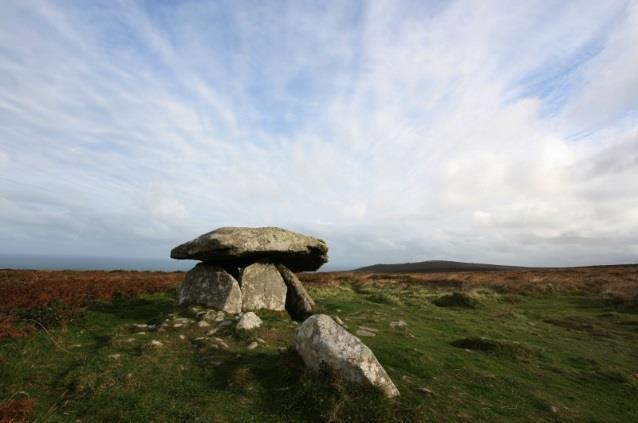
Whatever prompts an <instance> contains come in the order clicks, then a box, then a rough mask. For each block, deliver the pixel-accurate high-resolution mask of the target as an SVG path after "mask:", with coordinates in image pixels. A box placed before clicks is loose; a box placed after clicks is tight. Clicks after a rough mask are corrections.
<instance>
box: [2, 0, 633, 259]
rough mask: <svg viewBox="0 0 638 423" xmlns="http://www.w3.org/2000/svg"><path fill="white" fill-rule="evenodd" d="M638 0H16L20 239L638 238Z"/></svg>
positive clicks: (446, 248)
mask: <svg viewBox="0 0 638 423" xmlns="http://www.w3.org/2000/svg"><path fill="white" fill-rule="evenodd" d="M636 19H638V6H637V4H636V2H634V1H615V2H578V3H561V2H526V3H524V4H514V3H511V2H498V1H493V2H482V3H481V4H476V3H475V2H466V1H456V2H452V3H441V2H434V1H433V2H381V1H375V2H360V3H355V2H334V3H330V2H329V3H323V2H322V3H321V4H311V3H305V4H302V3H294V2H293V3H269V2H245V3H244V2H241V3H237V2H215V3H209V4H203V3H201V2H180V3H178V4H167V3H157V2H124V1H123V2H94V3H91V5H89V6H87V4H86V3H83V4H80V3H77V2H73V1H70V2H69V1H60V2H29V3H25V2H9V3H7V4H6V5H5V12H3V15H2V17H0V20H1V21H0V75H2V78H0V111H1V112H0V172H1V173H0V187H1V190H0V216H1V217H2V218H1V219H0V220H1V222H2V223H0V237H1V238H2V239H3V240H4V241H5V242H3V245H4V246H5V247H4V252H38V253H48V252H51V251H56V252H63V253H68V254H80V253H90V254H93V255H96V254H107V255H113V254H114V252H117V254H118V255H119V254H121V255H124V254H129V255H136V256H146V257H148V256H164V255H166V254H167V252H168V250H169V249H170V247H171V246H173V245H174V244H176V243H178V242H180V241H183V240H185V239H188V238H190V237H192V236H194V235H197V234H198V233H201V232H203V231H206V230H209V229H211V228H213V227H217V226H222V225H271V224H273V225H281V226H285V227H289V228H292V229H297V230H301V231H305V232H309V233H312V234H316V235H320V236H323V237H325V238H326V239H327V240H328V242H329V244H330V246H331V251H332V253H331V257H332V262H333V263H334V264H335V265H336V266H351V265H352V266H354V265H358V264H368V263H371V262H383V261H385V262H390V261H409V260H421V259H429V258H432V259H434V258H449V259H458V260H474V261H494V262H501V263H515V264H544V265H562V264H581V263H603V262H620V261H635V258H636V256H637V255H638V243H637V242H636V241H635V240H636V239H638V216H637V215H636V214H635V212H633V211H632V210H637V209H638V207H637V206H638V204H637V203H638V182H635V181H638V166H637V161H636V160H635V158H636V157H635V156H636V154H635V152H636V151H638V123H636V122H638V120H637V118H638V92H636V87H638V83H636V82H638V81H636V77H635V76H634V75H638V61H637V60H636V57H638V54H637V53H638V52H637V51H636V46H638V33H637V32H636V29H635V28H637V27H638V24H637V21H636Z"/></svg>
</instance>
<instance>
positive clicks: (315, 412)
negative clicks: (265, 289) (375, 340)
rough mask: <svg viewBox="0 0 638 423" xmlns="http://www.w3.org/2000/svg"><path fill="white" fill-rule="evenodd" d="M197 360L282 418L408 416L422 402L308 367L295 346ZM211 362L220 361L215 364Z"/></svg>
mask: <svg viewBox="0 0 638 423" xmlns="http://www.w3.org/2000/svg"><path fill="white" fill-rule="evenodd" d="M195 360H196V361H197V365H198V366H199V367H200V368H201V370H202V372H203V373H204V374H205V377H206V379H207V381H208V383H209V384H210V385H211V387H213V388H214V389H219V390H225V391H230V392H232V393H234V394H235V395H238V396H239V397H246V398H249V400H250V402H251V404H252V405H253V406H255V407H256V408H258V409H259V411H260V413H264V414H265V415H271V416H277V419H279V420H281V421H308V422H325V421H350V422H392V421H401V422H410V421H420V420H421V419H422V414H421V413H422V411H423V410H421V407H420V406H418V405H416V404H414V403H410V404H407V403H406V402H405V401H404V402H401V401H400V400H388V399H386V398H385V397H383V395H382V394H381V393H380V392H379V391H377V390H376V389H373V388H368V387H363V386H361V385H353V384H350V383H347V382H345V381H343V380H339V379H338V378H335V377H332V376H331V375H329V374H327V373H321V374H317V373H313V372H311V371H309V370H307V369H306V368H305V366H304V364H303V362H302V360H301V358H300V357H299V356H298V354H297V353H296V352H295V351H294V350H293V349H288V350H286V351H285V352H283V353H281V354H278V353H251V354H242V355H236V354H232V353H228V352H221V351H215V352H213V353H206V352H204V351H202V352H200V353H199V354H197V355H196V357H195ZM211 363H214V364H216V365H214V366H211Z"/></svg>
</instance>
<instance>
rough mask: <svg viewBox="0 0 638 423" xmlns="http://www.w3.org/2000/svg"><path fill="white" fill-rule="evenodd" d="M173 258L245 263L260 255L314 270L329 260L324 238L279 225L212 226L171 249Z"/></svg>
mask: <svg viewBox="0 0 638 423" xmlns="http://www.w3.org/2000/svg"><path fill="white" fill-rule="evenodd" d="M171 257H172V258H174V259H192V260H201V261H205V262H211V263H223V264H224V266H225V267H228V266H235V267H244V266H247V265H249V264H251V263H253V262H255V261H258V260H261V259H268V260H270V261H271V262H274V263H281V264H283V265H285V266H286V267H287V268H289V269H291V270H292V271H293V272H301V271H312V270H317V269H318V268H319V267H320V266H321V265H322V264H324V263H325V262H327V261H328V246H327V245H326V242H325V241H323V240H321V239H318V238H313V237H310V236H306V235H302V234H299V233H296V232H292V231H288V230H285V229H281V228H275V227H266V228H241V227H227V228H219V229H215V230H214V231H212V232H208V233H206V234H204V235H201V236H199V237H197V238H195V239H194V240H192V241H189V242H186V243H184V244H181V245H179V246H177V247H175V248H173V250H172V251H171Z"/></svg>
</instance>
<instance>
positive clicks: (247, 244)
mask: <svg viewBox="0 0 638 423" xmlns="http://www.w3.org/2000/svg"><path fill="white" fill-rule="evenodd" d="M171 258H174V259H191V260H200V261H201V263H198V264H197V265H196V266H195V267H194V268H193V269H191V270H190V271H188V273H187V274H186V279H185V280H184V283H183V284H182V286H181V287H180V289H179V293H178V302H179V303H180V304H194V305H202V306H206V307H210V308H214V309H217V310H222V311H225V312H227V313H240V312H244V311H256V310H277V311H283V310H287V311H288V313H289V314H290V316H291V317H292V318H293V319H295V320H298V321H303V320H304V319H306V318H307V317H308V316H310V315H311V314H312V313H313V312H314V308H315V304H314V302H313V300H312V298H311V297H310V296H309V295H308V293H307V292H306V290H305V288H304V287H303V285H302V284H301V282H300V281H299V279H298V278H297V276H296V275H295V273H294V272H301V271H314V270H317V269H318V268H319V267H320V266H321V265H322V264H324V263H325V262H327V261H328V246H327V245H326V243H325V241H323V240H321V239H317V238H313V237H310V236H306V235H302V234H299V233H296V232H292V231H288V230H285V229H281V228H275V227H266V228H241V227H226V228H219V229H215V230H214V231H212V232H208V233H206V234H204V235H201V236H199V237H197V238H195V239H194V240H192V241H189V242H186V243H184V244H181V245H179V246H177V247H175V248H173V250H172V251H171Z"/></svg>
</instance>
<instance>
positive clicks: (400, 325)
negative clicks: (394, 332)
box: [390, 320, 408, 328]
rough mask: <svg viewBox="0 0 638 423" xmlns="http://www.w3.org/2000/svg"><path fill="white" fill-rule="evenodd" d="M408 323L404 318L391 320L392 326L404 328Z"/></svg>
mask: <svg viewBox="0 0 638 423" xmlns="http://www.w3.org/2000/svg"><path fill="white" fill-rule="evenodd" d="M407 325H408V324H407V323H405V322H404V321H403V320H397V321H396V322H390V327H391V328H404V327H406V326H407Z"/></svg>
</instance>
